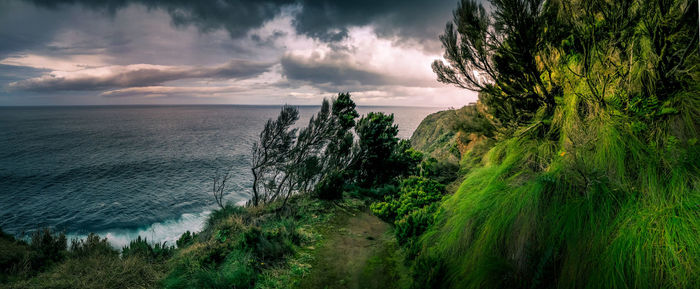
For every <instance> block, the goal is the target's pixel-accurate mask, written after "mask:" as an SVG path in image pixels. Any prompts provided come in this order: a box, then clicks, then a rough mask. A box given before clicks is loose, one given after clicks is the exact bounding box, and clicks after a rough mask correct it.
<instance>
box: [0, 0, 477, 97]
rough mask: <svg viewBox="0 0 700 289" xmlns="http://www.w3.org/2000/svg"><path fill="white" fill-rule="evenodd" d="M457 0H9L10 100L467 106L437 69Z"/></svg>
mask: <svg viewBox="0 0 700 289" xmlns="http://www.w3.org/2000/svg"><path fill="white" fill-rule="evenodd" d="M456 2H457V0H436V1H425V0H404V1H398V0H376V1H369V0H357V1H330V0H258V1H254V0H201V1H186V0H168V1H166V0H5V1H0V37H2V39H3V41H2V42H0V105H21V104H29V105H31V104H42V105H45V104H51V103H60V104H104V103H109V104H130V103H164V104H167V103H175V102H177V103H188V102H192V103H246V104H271V103H274V104H281V103H285V102H291V103H295V104H314V103H318V101H319V100H320V99H321V98H323V97H328V96H332V95H334V94H335V93H337V92H339V91H350V92H352V93H353V95H354V96H356V97H357V98H356V100H357V101H358V103H359V104H362V105H373V104H376V105H390V104H393V103H394V102H395V101H397V100H401V102H402V105H444V106H452V105H459V104H460V103H468V102H470V101H473V99H475V98H476V95H475V94H473V93H471V92H468V91H465V90H460V89H457V88H454V87H450V86H446V85H443V84H440V83H438V82H437V81H436V77H435V75H434V73H433V72H432V70H431V69H430V64H431V63H432V61H433V60H435V59H437V58H440V57H441V54H442V51H441V50H442V49H441V45H440V42H439V40H438V36H439V34H440V32H441V31H442V29H444V25H445V22H446V21H448V20H449V18H451V10H452V9H454V8H455V7H456ZM232 59H234V60H232Z"/></svg>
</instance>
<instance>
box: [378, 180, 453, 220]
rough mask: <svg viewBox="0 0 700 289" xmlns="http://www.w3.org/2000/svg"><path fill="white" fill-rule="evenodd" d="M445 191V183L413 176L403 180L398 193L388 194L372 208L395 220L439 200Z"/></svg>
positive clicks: (382, 216)
mask: <svg viewBox="0 0 700 289" xmlns="http://www.w3.org/2000/svg"><path fill="white" fill-rule="evenodd" d="M444 191H445V186H444V185H443V184H440V183H438V182H436V181H434V180H431V179H428V178H424V177H415V176H413V177H409V178H407V179H404V180H403V181H402V182H401V185H400V189H399V191H398V194H397V195H386V196H385V201H384V202H376V203H374V204H372V205H371V206H370V209H371V210H372V212H374V214H376V215H377V216H379V217H380V218H382V219H384V220H386V221H388V222H394V221H395V220H396V219H400V218H402V217H403V216H406V215H408V214H410V213H411V212H413V211H415V210H418V209H420V208H423V207H425V206H427V205H431V204H433V203H436V202H439V201H440V200H441V199H442V196H443V195H444Z"/></svg>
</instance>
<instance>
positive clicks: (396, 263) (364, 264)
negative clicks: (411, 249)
mask: <svg viewBox="0 0 700 289" xmlns="http://www.w3.org/2000/svg"><path fill="white" fill-rule="evenodd" d="M322 233H323V235H324V236H326V240H325V241H324V242H323V245H322V246H321V247H320V248H318V251H317V252H316V254H315V261H314V263H313V265H312V266H313V267H312V269H311V272H310V274H309V275H308V276H306V277H305V278H304V279H303V280H302V282H301V283H300V285H299V288H320V289H336V288H337V289H341V288H342V289H360V288H363V289H373V288H377V289H379V288H382V289H384V288H387V289H390V288H400V287H402V286H399V284H400V283H401V281H402V278H401V275H402V274H401V272H404V271H405V270H404V268H403V266H402V263H401V260H402V259H401V256H398V255H397V252H398V250H397V248H398V247H397V245H396V242H395V241H394V239H393V237H392V235H391V232H390V226H389V224H387V223H385V222H383V221H382V220H380V219H379V218H377V217H376V216H373V215H371V214H369V213H367V212H352V213H351V212H343V213H341V214H339V215H338V216H337V217H336V218H335V220H334V221H333V222H331V224H330V225H329V226H328V227H327V228H325V229H324V232H322Z"/></svg>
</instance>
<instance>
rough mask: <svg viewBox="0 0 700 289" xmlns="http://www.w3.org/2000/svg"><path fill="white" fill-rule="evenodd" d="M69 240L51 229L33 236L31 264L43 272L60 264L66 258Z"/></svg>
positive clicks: (39, 231) (44, 229)
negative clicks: (44, 269)
mask: <svg viewBox="0 0 700 289" xmlns="http://www.w3.org/2000/svg"><path fill="white" fill-rule="evenodd" d="M66 247H67V239H66V235H65V234H64V233H62V232H61V233H56V232H54V231H53V230H51V229H49V228H43V229H39V230H36V231H34V232H33V233H32V234H31V241H30V243H29V248H30V249H31V253H30V256H29V262H30V264H31V268H32V269H34V270H42V269H43V268H45V267H48V266H50V265H52V264H54V263H57V262H60V261H61V260H63V259H64V258H65V256H66Z"/></svg>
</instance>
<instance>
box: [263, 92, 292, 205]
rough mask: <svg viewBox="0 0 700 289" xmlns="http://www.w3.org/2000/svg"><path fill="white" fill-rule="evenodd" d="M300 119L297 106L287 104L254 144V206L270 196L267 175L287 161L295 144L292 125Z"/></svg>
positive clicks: (266, 124)
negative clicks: (266, 185)
mask: <svg viewBox="0 0 700 289" xmlns="http://www.w3.org/2000/svg"><path fill="white" fill-rule="evenodd" d="M298 119H299V110H298V109H297V108H296V107H293V106H290V105H285V106H284V107H282V110H281V111H280V114H279V116H277V119H276V120H272V119H269V120H268V121H267V123H265V128H263V130H262V131H261V132H260V138H259V140H258V141H257V142H255V143H254V144H253V149H252V164H251V171H252V173H253V195H252V196H251V201H252V204H253V205H254V206H257V205H259V204H260V203H261V202H263V203H264V202H265V201H266V199H267V198H268V197H269V196H268V195H267V194H266V193H265V191H264V182H265V181H266V180H267V178H266V175H267V174H269V173H272V172H273V171H275V170H276V169H279V168H283V167H284V166H285V165H286V163H287V155H288V154H289V151H290V150H291V148H292V145H293V144H294V140H295V138H296V129H293V128H292V126H293V125H294V123H295V122H296V121H297V120H298Z"/></svg>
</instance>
